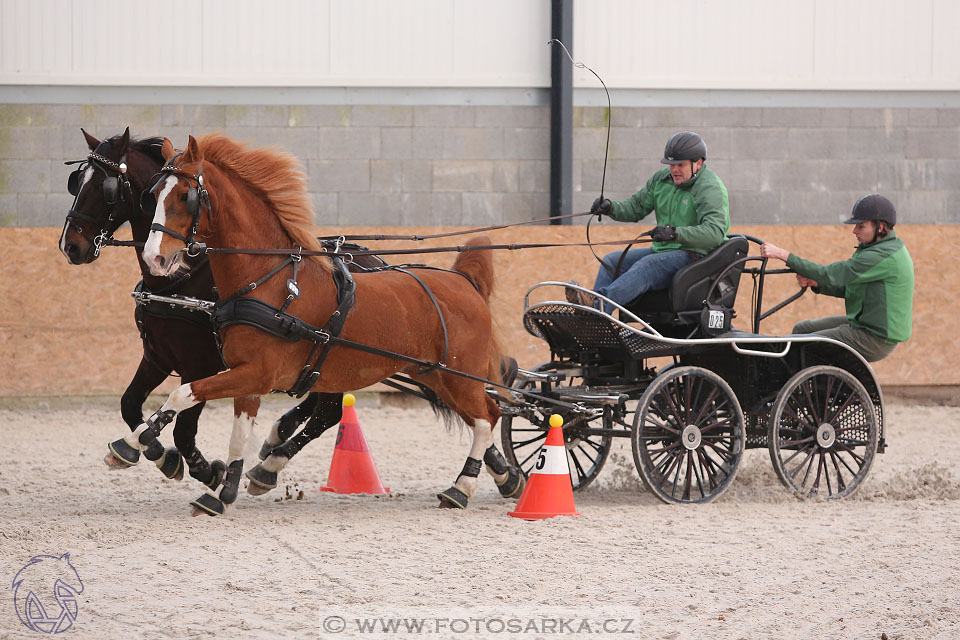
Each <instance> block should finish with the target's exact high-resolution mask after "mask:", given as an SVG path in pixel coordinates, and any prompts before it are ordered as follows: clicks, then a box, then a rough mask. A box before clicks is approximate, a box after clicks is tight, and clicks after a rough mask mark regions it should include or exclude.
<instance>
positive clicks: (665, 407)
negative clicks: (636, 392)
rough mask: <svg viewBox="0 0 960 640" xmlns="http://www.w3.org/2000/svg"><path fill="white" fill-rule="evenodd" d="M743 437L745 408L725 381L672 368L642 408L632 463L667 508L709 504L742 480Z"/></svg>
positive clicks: (645, 396)
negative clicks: (670, 504) (739, 477)
mask: <svg viewBox="0 0 960 640" xmlns="http://www.w3.org/2000/svg"><path fill="white" fill-rule="evenodd" d="M744 434H745V431H744V419H743V411H742V410H741V408H740V402H739V401H738V400H737V397H736V395H734V393H733V389H731V388H730V385H729V384H727V382H726V381H725V380H724V379H723V378H721V377H720V376H718V375H717V374H715V373H713V372H712V371H710V370H708V369H703V368H701V367H690V366H683V367H671V368H670V369H669V370H667V371H664V372H662V373H661V374H660V375H659V376H657V377H656V378H654V380H653V382H651V383H650V386H649V387H647V390H646V391H644V393H643V396H641V398H640V403H639V404H638V405H637V411H636V414H635V416H634V424H633V433H632V434H631V443H632V445H633V460H634V462H635V463H636V465H637V471H638V472H639V473H640V478H641V479H642V480H643V483H644V484H645V485H646V486H647V488H648V489H649V490H650V491H651V492H653V494H654V495H655V496H657V497H658V498H659V499H661V500H663V501H664V502H677V503H702V502H710V501H712V500H715V499H716V498H717V497H718V496H720V495H721V494H722V493H723V492H724V491H726V490H727V488H728V487H729V486H730V483H731V482H732V481H733V478H734V477H735V476H736V475H737V470H738V469H739V468H740V460H741V458H742V457H743V448H744V442H745V435H744Z"/></svg>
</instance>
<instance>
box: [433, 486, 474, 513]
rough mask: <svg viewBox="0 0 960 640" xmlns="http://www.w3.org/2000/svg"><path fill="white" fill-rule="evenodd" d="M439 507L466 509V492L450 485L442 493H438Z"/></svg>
mask: <svg viewBox="0 0 960 640" xmlns="http://www.w3.org/2000/svg"><path fill="white" fill-rule="evenodd" d="M437 497H438V498H440V508H441V509H466V508H467V494H465V493H464V492H463V491H460V489H457V488H456V487H450V488H449V489H447V490H446V491H444V492H443V493H438V494H437Z"/></svg>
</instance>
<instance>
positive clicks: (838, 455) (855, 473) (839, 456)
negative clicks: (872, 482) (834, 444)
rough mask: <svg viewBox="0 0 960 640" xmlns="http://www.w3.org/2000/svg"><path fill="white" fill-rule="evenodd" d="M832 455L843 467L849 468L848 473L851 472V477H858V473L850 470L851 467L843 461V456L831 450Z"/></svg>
mask: <svg viewBox="0 0 960 640" xmlns="http://www.w3.org/2000/svg"><path fill="white" fill-rule="evenodd" d="M830 453H831V454H833V456H834V457H835V458H836V459H837V460H839V461H840V463H841V464H842V465H843V466H845V467H846V468H847V471H849V472H850V475H852V476H853V477H857V472H856V471H854V470H853V469H851V468H850V465H849V464H847V461H846V460H844V459H843V456H841V455H840V454H839V453H837V452H836V451H834V450H832V449H831V450H830Z"/></svg>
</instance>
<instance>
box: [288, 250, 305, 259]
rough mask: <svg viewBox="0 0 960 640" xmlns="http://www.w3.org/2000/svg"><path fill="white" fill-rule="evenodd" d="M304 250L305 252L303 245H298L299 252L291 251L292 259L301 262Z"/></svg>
mask: <svg viewBox="0 0 960 640" xmlns="http://www.w3.org/2000/svg"><path fill="white" fill-rule="evenodd" d="M302 252H303V247H297V252H296V253H291V254H290V259H291V260H293V261H294V262H300V261H301V260H303V255H302Z"/></svg>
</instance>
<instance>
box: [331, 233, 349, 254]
mask: <svg viewBox="0 0 960 640" xmlns="http://www.w3.org/2000/svg"><path fill="white" fill-rule="evenodd" d="M346 241H347V238H346V236H340V237H339V238H337V239H336V240H334V241H333V252H334V253H340V247H342V246H343V245H344V243H346Z"/></svg>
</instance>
